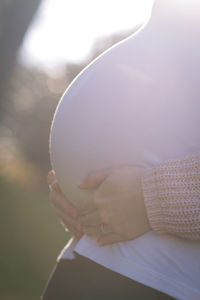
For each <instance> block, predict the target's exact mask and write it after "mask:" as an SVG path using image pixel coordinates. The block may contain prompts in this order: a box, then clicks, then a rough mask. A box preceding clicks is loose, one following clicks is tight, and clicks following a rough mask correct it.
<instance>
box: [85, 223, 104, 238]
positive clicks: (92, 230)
mask: <svg viewBox="0 0 200 300" xmlns="http://www.w3.org/2000/svg"><path fill="white" fill-rule="evenodd" d="M83 232H84V234H86V235H88V236H92V237H96V238H98V237H100V235H101V231H100V226H84V227H83Z"/></svg>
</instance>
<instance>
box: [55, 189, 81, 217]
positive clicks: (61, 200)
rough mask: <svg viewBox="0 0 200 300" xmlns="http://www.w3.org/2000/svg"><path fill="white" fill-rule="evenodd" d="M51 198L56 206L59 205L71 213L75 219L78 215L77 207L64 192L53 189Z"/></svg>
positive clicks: (67, 212)
mask: <svg viewBox="0 0 200 300" xmlns="http://www.w3.org/2000/svg"><path fill="white" fill-rule="evenodd" d="M49 199H50V201H51V203H53V204H54V206H55V207H59V208H60V209H61V210H62V211H64V212H65V213H66V214H69V215H70V216H71V217H73V218H75V219H76V218H77V217H78V212H77V210H76V208H75V207H74V206H73V204H72V203H71V202H70V201H69V200H68V199H67V198H66V197H65V196H64V195H63V194H60V193H57V192H56V191H54V190H53V191H52V192H51V193H50V195H49Z"/></svg>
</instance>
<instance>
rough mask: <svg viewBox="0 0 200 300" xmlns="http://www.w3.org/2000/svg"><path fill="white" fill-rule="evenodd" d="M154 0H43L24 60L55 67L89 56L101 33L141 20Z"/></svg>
mask: <svg viewBox="0 0 200 300" xmlns="http://www.w3.org/2000/svg"><path fill="white" fill-rule="evenodd" d="M152 2H153V0H123V1H122V0H109V1H108V0H101V1H95V0H84V1H82V0H68V1H66V0H57V1H54V0H43V2H42V5H41V7H40V9H39V12H38V14H37V16H36V18H35V20H34V22H33V24H32V26H31V28H30V30H29V31H28V34H27V35H26V38H25V40H24V43H23V47H22V50H21V53H20V59H21V60H22V61H24V62H25V63H28V64H32V65H36V66H37V65H38V66H40V67H44V68H45V67H53V66H56V65H62V64H63V62H66V61H71V62H76V63H79V62H81V61H83V60H84V59H86V58H87V57H88V55H89V53H90V51H91V48H92V46H93V45H94V42H95V41H96V40H97V39H98V38H99V37H102V36H109V35H111V34H113V33H120V31H123V30H130V29H131V28H134V27H135V26H136V25H137V24H139V23H142V22H143V21H144V20H145V17H146V16H147V13H149V11H150V9H151V6H152Z"/></svg>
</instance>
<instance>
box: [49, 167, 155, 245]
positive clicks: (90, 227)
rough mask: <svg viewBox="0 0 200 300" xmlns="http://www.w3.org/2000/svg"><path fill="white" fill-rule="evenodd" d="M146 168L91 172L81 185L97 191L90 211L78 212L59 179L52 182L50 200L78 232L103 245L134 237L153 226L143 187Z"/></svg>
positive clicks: (66, 222)
mask: <svg viewBox="0 0 200 300" xmlns="http://www.w3.org/2000/svg"><path fill="white" fill-rule="evenodd" d="M142 172H143V170H142V168H136V167H130V166H122V167H117V168H110V169H105V170H100V171H97V172H93V173H91V174H89V175H88V177H87V178H86V179H85V180H84V181H83V182H82V183H81V184H80V185H79V188H80V189H91V190H92V191H93V203H89V202H88V204H87V207H89V206H90V205H91V211H90V210H89V211H90V212H89V213H85V212H81V211H79V212H78V210H77V209H76V208H75V207H74V206H73V205H72V204H71V203H70V202H69V201H68V200H67V199H66V197H65V196H64V195H63V194H62V192H61V190H60V187H59V185H58V183H54V184H53V185H52V191H51V192H50V200H51V202H52V203H53V204H54V208H55V211H56V215H57V216H58V217H59V218H60V219H61V220H62V222H63V223H64V224H65V226H67V227H68V228H69V230H70V231H72V232H73V233H74V234H75V235H76V236H77V235H78V236H79V237H81V234H82V233H85V234H87V235H89V236H93V237H95V238H96V240H97V242H98V243H99V245H101V246H104V245H109V244H113V243H117V242H122V241H128V240H132V239H134V238H136V237H138V236H140V235H142V234H144V233H145V232H147V231H149V230H150V225H149V222H148V219H147V215H146V210H145V206H144V201H143V193H142V187H141V175H142ZM51 177H52V178H53V176H52V175H51ZM53 180H55V175H54V179H53ZM50 185H51V183H50ZM55 188H56V189H55ZM89 201H91V200H89ZM94 208H95V209H94Z"/></svg>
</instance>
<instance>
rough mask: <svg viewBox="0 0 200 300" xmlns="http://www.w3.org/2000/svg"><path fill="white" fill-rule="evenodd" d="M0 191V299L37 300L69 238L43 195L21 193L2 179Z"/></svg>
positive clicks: (31, 192)
mask: <svg viewBox="0 0 200 300" xmlns="http://www.w3.org/2000/svg"><path fill="white" fill-rule="evenodd" d="M0 191H1V210H0V219H1V227H0V233H1V256H0V266H1V275H0V282H1V289H0V299H3V300H35V299H39V296H40V295H41V293H42V290H43V287H44V285H45V282H46V281H47V278H48V276H49V273H50V271H51V269H52V267H53V265H54V264H55V262H56V257H57V256H58V254H59V252H60V250H61V249H62V247H63V246H64V245H65V244H66V242H67V241H68V239H69V237H70V234H69V233H67V232H65V231H64V229H63V228H62V227H61V226H60V224H59V222H58V221H57V220H56V218H55V217H54V215H53V211H52V209H51V207H50V205H49V203H48V200H47V197H48V196H47V193H45V192H38V191H31V190H26V189H23V190H22V189H21V188H20V187H18V186H14V185H13V184H12V185H11V184H9V183H8V182H6V181H5V180H3V179H2V178H0Z"/></svg>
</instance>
